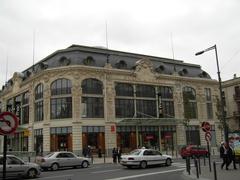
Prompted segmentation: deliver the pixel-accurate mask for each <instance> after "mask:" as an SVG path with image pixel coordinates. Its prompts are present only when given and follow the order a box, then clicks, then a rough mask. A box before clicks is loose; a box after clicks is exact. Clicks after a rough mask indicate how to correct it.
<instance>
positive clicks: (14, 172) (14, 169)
mask: <svg viewBox="0 0 240 180" xmlns="http://www.w3.org/2000/svg"><path fill="white" fill-rule="evenodd" d="M40 173H41V171H40V166H39V165H38V164H35V163H28V162H24V161H23V160H21V159H20V158H18V157H16V156H14V155H7V161H6V177H7V178H20V177H27V178H35V177H37V176H39V175H40ZM2 178H3V156H2V155H0V179H2Z"/></svg>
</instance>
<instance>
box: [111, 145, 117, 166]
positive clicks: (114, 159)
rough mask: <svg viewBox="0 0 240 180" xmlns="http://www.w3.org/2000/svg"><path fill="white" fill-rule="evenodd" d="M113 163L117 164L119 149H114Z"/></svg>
mask: <svg viewBox="0 0 240 180" xmlns="http://www.w3.org/2000/svg"><path fill="white" fill-rule="evenodd" d="M112 158H113V163H117V149H116V148H115V147H114V148H113V150H112Z"/></svg>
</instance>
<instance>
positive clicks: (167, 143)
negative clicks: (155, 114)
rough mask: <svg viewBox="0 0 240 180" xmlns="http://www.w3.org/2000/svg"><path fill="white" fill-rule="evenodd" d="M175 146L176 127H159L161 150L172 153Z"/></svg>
mask: <svg viewBox="0 0 240 180" xmlns="http://www.w3.org/2000/svg"><path fill="white" fill-rule="evenodd" d="M175 144H176V126H161V149H162V150H163V151H166V153H167V154H168V152H172V153H173V151H174V149H175Z"/></svg>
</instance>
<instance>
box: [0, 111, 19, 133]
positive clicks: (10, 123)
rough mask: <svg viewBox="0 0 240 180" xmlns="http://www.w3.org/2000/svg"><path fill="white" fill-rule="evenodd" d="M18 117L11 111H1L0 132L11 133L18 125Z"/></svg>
mask: <svg viewBox="0 0 240 180" xmlns="http://www.w3.org/2000/svg"><path fill="white" fill-rule="evenodd" d="M18 122H19V120H18V118H17V116H15V115H14V114H13V113H11V112H3V113H1V114H0V134H2V135H7V134H12V133H14V132H15V131H16V129H17V127H18Z"/></svg>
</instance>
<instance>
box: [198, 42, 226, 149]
mask: <svg viewBox="0 0 240 180" xmlns="http://www.w3.org/2000/svg"><path fill="white" fill-rule="evenodd" d="M213 49H214V50H215V55H216V62H217V71H218V72H217V73H218V82H219V91H220V104H221V114H222V115H221V118H222V123H223V128H224V138H225V142H226V143H227V144H228V127H227V124H226V118H225V112H224V105H223V91H222V80H221V76H220V70H219V62H218V54H217V46H216V44H215V45H214V46H212V47H210V48H207V49H205V50H203V51H199V52H197V53H196V54H195V55H196V56H198V55H201V54H203V53H205V52H207V51H210V50H213Z"/></svg>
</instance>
